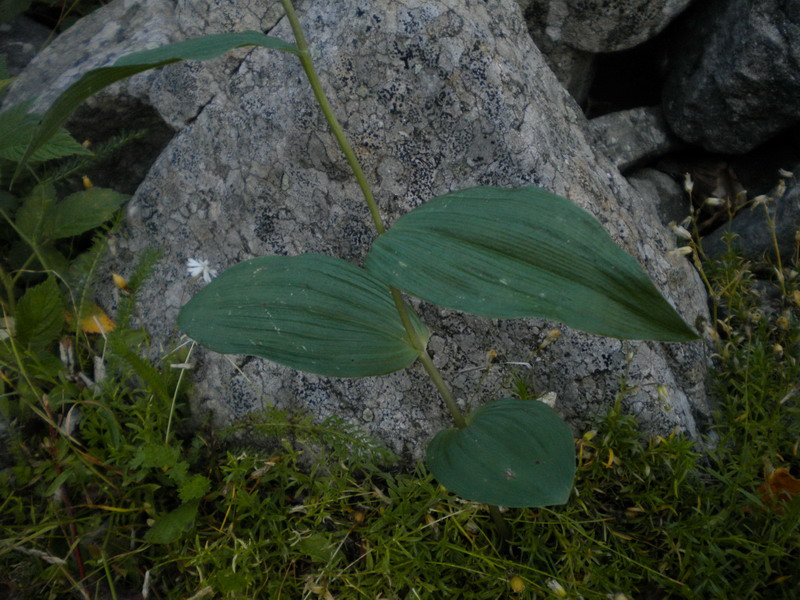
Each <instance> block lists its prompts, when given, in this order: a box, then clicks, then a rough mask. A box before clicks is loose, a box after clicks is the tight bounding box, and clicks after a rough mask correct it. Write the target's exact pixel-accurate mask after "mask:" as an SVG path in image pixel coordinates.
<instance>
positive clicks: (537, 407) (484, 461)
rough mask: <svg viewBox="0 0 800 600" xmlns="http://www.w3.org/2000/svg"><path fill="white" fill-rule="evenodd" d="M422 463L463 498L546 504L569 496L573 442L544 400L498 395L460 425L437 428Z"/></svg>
mask: <svg viewBox="0 0 800 600" xmlns="http://www.w3.org/2000/svg"><path fill="white" fill-rule="evenodd" d="M426 462H427V464H428V468H429V469H430V470H431V472H432V473H433V474H434V476H435V477H436V479H437V480H438V481H439V483H441V484H442V485H444V486H445V487H446V488H447V489H449V490H451V491H453V492H455V493H457V494H458V495H459V496H461V497H462V498H465V499H466V500H473V501H475V502H484V503H486V504H494V505H500V506H508V507H516V508H522V507H531V506H549V505H552V504H564V503H565V502H566V501H567V499H568V498H569V493H570V490H571V489H572V481H573V479H574V477H575V446H574V444H573V440H572V432H571V431H570V429H569V427H568V426H567V424H566V423H564V421H562V420H561V418H560V417H559V416H558V414H556V412H555V411H554V410H553V409H552V408H550V407H549V406H547V405H546V404H545V403H544V402H539V401H538V400H517V399H513V398H503V399H502V400H497V401H496V402H491V403H489V404H485V405H484V406H482V407H480V408H479V409H477V410H476V411H475V412H474V413H472V415H470V417H469V419H468V425H467V427H465V428H464V429H447V430H445V431H440V432H439V433H438V434H437V435H436V437H434V438H433V440H432V441H431V443H430V444H429V445H428V450H427V456H426Z"/></svg>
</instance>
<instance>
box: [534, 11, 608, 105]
mask: <svg viewBox="0 0 800 600" xmlns="http://www.w3.org/2000/svg"><path fill="white" fill-rule="evenodd" d="M531 22H532V21H529V23H531ZM528 31H529V32H530V34H531V37H533V41H534V43H535V44H536V47H537V48H539V51H540V52H541V53H542V54H543V55H544V58H545V60H546V61H547V64H548V66H549V67H550V68H551V69H552V70H553V73H555V75H556V77H558V80H559V81H560V82H561V85H563V86H564V88H565V89H566V90H567V91H568V92H569V93H570V95H571V96H572V97H573V98H574V99H575V101H576V102H577V103H578V104H580V105H583V104H584V103H585V102H586V99H587V97H588V96H589V89H590V88H591V86H592V81H593V79H594V73H595V62H596V61H595V54H593V53H591V52H584V51H583V50H576V49H575V48H572V47H571V46H567V45H566V44H562V43H561V42H555V41H553V40H551V39H550V38H549V37H548V36H547V34H545V33H544V31H541V30H539V29H537V28H535V27H529V28H528Z"/></svg>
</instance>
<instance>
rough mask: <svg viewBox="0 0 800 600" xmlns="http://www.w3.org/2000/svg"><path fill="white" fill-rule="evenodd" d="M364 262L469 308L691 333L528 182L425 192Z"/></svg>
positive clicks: (618, 252)
mask: <svg viewBox="0 0 800 600" xmlns="http://www.w3.org/2000/svg"><path fill="white" fill-rule="evenodd" d="M365 268H366V269H367V270H368V271H370V272H371V273H373V274H374V275H375V276H376V277H377V278H379V279H381V280H383V281H385V282H386V283H387V284H389V285H392V286H394V287H397V288H399V289H402V290H405V291H407V292H409V293H411V294H414V295H416V296H419V297H420V298H423V299H424V300H428V301H429V302H434V303H436V304H439V305H441V306H446V307H448V308H453V309H456V310H461V311H464V312H468V313H473V314H476V315H482V316H487V317H492V318H499V319H504V318H518V317H539V318H547V319H554V320H556V321H561V322H562V323H564V324H566V325H569V326H570V327H574V328H576V329H581V330H583V331H587V332H589V333H595V334H598V335H606V336H611V337H617V338H622V339H653V340H661V341H686V340H692V339H696V338H697V335H696V334H695V333H694V332H693V331H692V330H691V329H690V328H689V326H688V325H686V324H685V323H684V322H683V320H682V319H681V318H680V316H679V315H678V314H677V313H676V312H675V310H674V309H673V308H672V307H671V306H670V305H669V303H668V302H667V301H666V300H664V298H663V296H661V294H660V293H659V291H658V290H657V289H656V288H655V286H654V285H653V283H652V282H651V281H650V279H649V278H648V276H647V275H646V274H645V272H644V271H643V270H642V268H641V267H640V266H639V264H638V263H637V262H636V261H635V260H634V259H633V258H632V257H631V256H629V255H628V254H626V253H625V252H624V251H623V250H622V249H621V248H620V247H619V246H617V245H616V243H615V242H614V241H613V240H612V239H611V237H610V236H609V235H608V234H607V233H606V231H605V230H604V229H603V228H602V226H601V225H600V224H599V223H598V222H597V221H596V220H595V219H594V217H592V216H591V215H589V214H588V213H587V212H586V211H584V210H582V209H581V208H579V207H578V206H577V205H575V204H573V203H572V202H570V201H569V200H567V199H566V198H562V197H560V196H556V195H554V194H551V193H549V192H547V191H545V190H542V189H539V188H535V187H527V188H520V189H516V190H507V189H500V188H491V187H477V188H471V189H467V190H462V191H459V192H453V193H450V194H446V195H444V196H439V197H438V198H434V199H433V200H431V201H430V202H428V203H426V204H423V205H422V206H419V207H418V208H416V209H414V210H413V211H411V212H410V213H408V214H406V215H405V216H403V217H401V218H400V219H399V220H398V221H397V222H396V223H395V224H394V226H393V227H392V228H391V229H390V230H389V231H388V232H386V233H385V234H384V235H381V236H380V237H379V238H378V240H377V241H376V242H375V244H374V245H373V247H372V250H371V252H370V253H369V255H368V256H367V259H366V263H365Z"/></svg>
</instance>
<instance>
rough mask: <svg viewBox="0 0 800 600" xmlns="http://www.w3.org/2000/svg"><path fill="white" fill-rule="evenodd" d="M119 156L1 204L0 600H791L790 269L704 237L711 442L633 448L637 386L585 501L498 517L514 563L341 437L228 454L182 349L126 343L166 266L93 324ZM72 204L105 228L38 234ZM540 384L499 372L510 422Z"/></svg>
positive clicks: (281, 423)
mask: <svg viewBox="0 0 800 600" xmlns="http://www.w3.org/2000/svg"><path fill="white" fill-rule="evenodd" d="M127 137H130V136H123V138H120V139H119V140H117V141H115V142H114V143H111V144H108V145H107V146H106V147H105V148H104V149H102V150H101V151H97V150H98V149H95V150H96V152H95V155H94V156H78V157H77V158H72V159H70V161H69V162H66V163H65V162H63V161H53V162H44V163H43V164H41V165H39V166H37V168H36V169H34V170H31V171H29V172H27V173H26V174H25V175H24V177H23V179H21V180H20V181H19V182H18V183H17V185H18V187H17V188H15V190H14V192H15V193H14V194H13V195H12V194H4V195H3V196H2V197H0V209H1V210H2V222H1V223H0V249H1V250H2V256H3V257H4V258H3V261H2V264H1V265H0V266H2V271H0V279H2V292H0V298H1V303H2V309H3V311H2V315H0V317H1V320H0V338H2V339H0V414H2V422H3V423H5V428H6V430H5V432H4V433H3V436H4V442H3V445H4V450H3V453H2V456H0V460H2V464H1V465H0V490H2V493H1V494H0V597H8V598H72V597H75V598H92V599H95V598H97V599H99V598H115V599H116V598H137V597H144V598H194V599H200V598H212V597H216V598H324V599H326V600H327V599H329V598H335V599H341V598H344V599H347V598H354V599H356V598H358V599H360V598H363V599H370V600H373V599H378V598H386V599H390V598H391V599H395V598H397V599H400V598H411V599H413V598H464V599H473V598H474V599H483V598H486V599H490V598H520V599H522V598H537V597H539V598H541V597H559V598H579V597H582V598H586V599H593V598H597V599H605V598H613V599H615V600H623V599H624V598H631V599H638V598H794V597H797V596H798V595H800V569H799V568H798V559H800V550H798V547H800V539H799V537H800V535H799V534H798V520H799V519H800V501H798V500H797V498H796V497H797V495H798V492H800V482H798V481H797V480H796V479H795V478H794V475H796V474H797V473H798V470H799V469H798V468H799V467H800V456H798V445H799V444H800V418H798V417H800V414H799V411H798V395H799V392H798V379H799V377H798V376H799V375H800V362H799V361H800V277H798V273H797V272H798V270H800V261H799V260H798V250H797V248H796V249H795V254H794V256H793V257H790V258H791V260H786V258H784V260H783V262H781V261H779V260H777V257H776V256H768V257H765V259H764V261H763V262H761V263H758V264H755V263H748V262H747V261H744V260H743V259H741V258H740V257H739V256H737V254H736V252H735V246H734V245H733V244H732V246H731V250H730V251H729V252H728V253H727V254H726V255H724V256H723V257H721V258H718V259H715V260H703V256H702V248H701V245H700V244H699V243H698V242H697V241H696V240H697V236H696V235H695V236H694V237H693V240H695V241H693V242H691V243H690V245H689V246H688V247H687V248H688V250H687V251H688V252H690V253H691V255H692V257H693V258H695V259H696V265H697V267H698V269H700V271H701V272H702V274H703V277H704V280H705V281H706V284H707V287H708V290H709V297H710V302H711V309H712V314H713V323H711V324H708V327H709V329H708V330H707V331H706V335H707V336H708V337H709V338H710V340H711V342H710V345H709V347H710V348H711V349H712V351H713V352H714V355H713V357H711V358H712V364H713V367H712V369H711V375H710V376H711V380H710V387H711V389H712V392H713V400H714V403H715V406H716V410H715V414H714V416H713V422H712V423H710V424H709V427H708V432H707V435H706V437H705V438H704V439H701V440H689V439H687V438H685V437H684V436H682V435H679V434H677V433H673V434H671V435H664V436H662V437H656V438H645V437H643V436H642V435H641V433H640V431H639V429H638V427H637V425H636V422H635V419H633V418H632V417H631V416H629V415H626V414H625V413H624V411H623V408H622V407H623V406H624V400H625V397H626V394H627V393H628V392H629V391H630V390H629V386H631V385H635V382H631V381H628V380H626V379H625V378H624V377H622V378H621V379H620V384H619V390H618V392H617V395H616V398H613V399H611V398H610V399H609V401H610V403H611V404H612V408H611V409H610V410H609V412H608V413H607V414H606V415H604V416H603V417H602V418H600V419H598V421H597V423H596V425H595V426H594V427H593V428H592V429H591V430H589V431H581V432H577V435H576V440H575V444H576V450H577V455H578V471H577V478H576V481H575V487H574V489H573V491H572V494H571V497H570V500H569V502H568V503H567V504H566V505H564V506H563V507H558V508H554V509H512V510H507V511H505V512H504V516H505V518H506V519H507V521H508V522H509V525H510V528H511V531H512V536H511V539H510V541H509V542H507V543H505V542H503V541H501V540H500V538H499V536H498V535H497V533H496V530H495V528H494V525H493V521H492V518H491V515H490V514H489V512H488V510H487V508H486V506H484V505H481V504H478V503H472V502H465V501H463V500H460V499H459V498H457V497H456V496H454V495H452V494H450V493H448V492H447V491H446V490H444V489H443V488H442V487H441V486H439V485H438V484H437V483H436V482H435V481H434V480H433V478H432V477H431V475H430V473H428V472H427V471H426V469H425V467H424V465H421V464H420V465H417V466H416V468H414V469H413V470H410V469H407V468H401V467H399V466H398V465H397V464H395V463H394V462H393V458H392V457H391V456H389V455H388V453H386V452H385V451H383V450H381V448H380V447H379V446H378V445H377V444H375V443H374V442H372V441H371V440H369V439H366V438H364V437H363V436H362V435H361V434H360V433H359V432H358V430H357V429H355V428H353V427H352V426H351V425H349V424H348V423H346V422H344V421H341V420H336V419H330V420H328V421H326V422H324V423H314V422H312V421H311V420H310V419H308V418H307V417H305V416H303V415H288V414H285V413H282V412H280V411H277V410H269V411H267V412H265V413H264V414H261V415H254V416H253V417H251V418H250V419H249V420H248V421H246V422H244V423H242V424H241V425H240V426H238V427H236V428H234V429H231V430H227V431H216V430H214V429H212V428H211V427H208V426H207V425H206V424H204V423H200V422H198V421H197V418H196V417H192V416H191V415H190V412H189V408H188V406H189V399H190V397H191V385H190V372H191V369H192V368H193V361H192V356H191V354H192V352H191V350H192V349H191V345H190V344H188V343H185V342H184V341H183V340H180V339H177V338H176V340H175V342H174V344H173V346H172V348H170V349H168V350H167V351H165V352H164V353H163V355H162V356H160V357H159V358H158V359H157V360H152V361H151V360H145V359H143V358H142V356H143V354H144V351H145V350H146V349H147V348H148V340H147V334H146V331H144V330H142V329H141V328H139V327H138V326H137V325H136V321H135V319H134V318H133V315H134V314H135V306H136V304H135V299H136V294H137V291H138V290H139V288H140V286H141V285H142V283H143V281H144V280H145V278H146V277H147V275H148V273H149V271H150V269H151V267H152V265H153V262H154V261H155V260H157V256H156V255H155V254H150V255H147V256H143V257H140V263H139V266H138V267H137V268H136V270H135V271H134V272H132V273H131V274H128V278H127V281H121V280H118V281H117V285H118V286H119V290H120V291H119V293H120V297H121V304H120V308H119V310H118V311H117V313H116V314H114V315H112V316H113V319H114V322H113V324H112V322H111V321H110V319H109V317H108V315H106V314H105V313H103V312H102V310H101V309H100V308H99V307H97V306H95V305H94V304H93V302H92V299H93V289H94V287H95V285H96V279H97V273H98V265H99V263H100V261H101V260H102V256H103V252H104V251H105V246H106V243H107V242H106V240H107V237H108V234H109V232H110V231H112V230H113V221H109V219H110V217H111V216H112V213H113V209H114V208H116V207H117V206H118V205H119V203H120V202H121V198H120V197H119V195H115V194H114V193H112V192H111V191H102V190H99V191H98V190H97V189H96V188H94V189H95V191H94V192H92V191H91V190H92V189H93V187H92V186H91V182H90V181H89V180H88V179H86V180H84V179H83V178H82V177H81V174H82V173H84V172H86V169H89V168H90V164H91V161H93V160H95V158H96V157H97V155H99V154H103V153H106V152H112V151H119V147H120V146H121V145H122V144H123V142H124V139H125V138H127ZM123 151H124V149H123ZM13 166H14V165H13V161H12V160H9V159H4V161H3V164H2V165H0V167H1V168H0V176H1V177H2V181H4V182H7V181H8V179H9V174H10V172H13ZM786 176H787V177H790V178H791V177H793V176H791V174H788V175H786ZM45 183H46V186H45V187H43V184H45ZM790 183H793V181H792V182H790ZM20 190H22V191H20ZM74 194H82V195H81V196H80V199H81V201H82V202H83V201H87V199H90V200H93V201H96V202H98V203H99V204H97V205H96V208H95V209H94V211H93V212H92V211H89V214H88V216H86V215H85V216H86V218H85V219H84V220H83V221H81V223H82V225H81V226H80V229H81V230H80V231H78V230H77V229H69V228H66V229H65V228H63V227H62V226H61V225H60V222H61V223H74V222H75V220H74V219H73V218H72V217H74V213H68V214H65V215H61V221H59V218H58V211H55V212H54V211H48V210H45V208H47V207H52V206H54V205H56V204H55V202H56V200H55V199H56V198H63V200H61V201H60V202H59V203H58V204H57V206H61V203H64V202H67V200H68V199H69V198H71V197H73V195H74ZM764 202H766V200H764V199H761V200H759V201H758V202H753V203H751V204H752V207H751V208H753V209H755V210H762V207H761V206H759V204H763V203H764ZM26 207H27V208H26ZM36 207H39V209H41V210H39V209H37V210H34V209H35V208H36ZM43 207H44V208H43ZM69 207H70V205H69V204H68V205H67V208H63V209H62V210H63V211H67V210H68V209H69ZM749 209H750V208H744V210H749ZM26 211H27V212H26ZM20 212H22V215H21V216H20ZM28 213H30V214H28ZM103 223H105V225H104V226H103V227H101V228H99V229H98V228H96V226H100V225H101V224H103ZM769 225H771V223H769V222H767V224H766V225H765V226H769ZM62 234H63V235H62ZM732 242H733V240H732ZM798 247H800V243H799V244H798ZM12 316H13V319H12V318H10V317H12ZM537 343H538V341H533V340H532V341H531V344H532V345H536V344H537ZM552 343H557V341H553V342H552ZM540 351H541V352H547V349H546V348H542V349H541V350H540ZM150 354H151V355H152V349H151V352H150ZM495 368H497V367H495ZM528 377H529V375H528V374H526V373H525V372H522V371H520V372H516V373H509V378H508V386H507V388H508V389H498V390H497V391H496V393H497V395H498V397H500V396H501V395H504V394H505V395H509V394H511V395H514V396H515V397H517V398H521V399H524V400H527V401H530V402H537V401H538V400H537V399H536V398H534V397H533V394H532V393H531V391H530V390H531V389H533V388H534V387H535V386H534V383H535V382H533V381H530V380H529V379H528ZM554 391H556V392H558V390H554ZM664 400H665V404H667V405H668V403H669V398H665V399H664ZM256 438H258V439H261V440H263V443H262V444H261V445H260V446H255V445H253V444H247V443H245V442H244V440H253V439H256Z"/></svg>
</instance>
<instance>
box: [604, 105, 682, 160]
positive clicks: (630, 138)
mask: <svg viewBox="0 0 800 600" xmlns="http://www.w3.org/2000/svg"><path fill="white" fill-rule="evenodd" d="M589 127H590V130H591V132H592V135H593V136H594V139H595V143H596V144H598V146H600V147H602V148H605V150H606V153H607V154H608V156H609V157H610V158H611V162H613V163H614V164H615V165H616V166H617V168H618V169H619V170H620V171H621V172H623V173H624V172H626V171H629V170H630V169H633V168H635V167H638V166H640V165H642V164H643V163H645V162H647V161H650V160H652V159H654V158H657V157H659V156H662V155H664V154H666V153H668V152H671V151H673V150H675V148H676V143H677V140H676V139H675V136H673V135H672V134H671V133H670V131H669V128H668V127H667V124H666V122H665V121H664V117H663V116H662V115H661V109H659V108H658V107H648V108H645V107H641V108H632V109H630V110H621V111H618V112H614V113H608V114H605V115H603V116H601V117H596V118H594V119H592V120H591V121H589Z"/></svg>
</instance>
